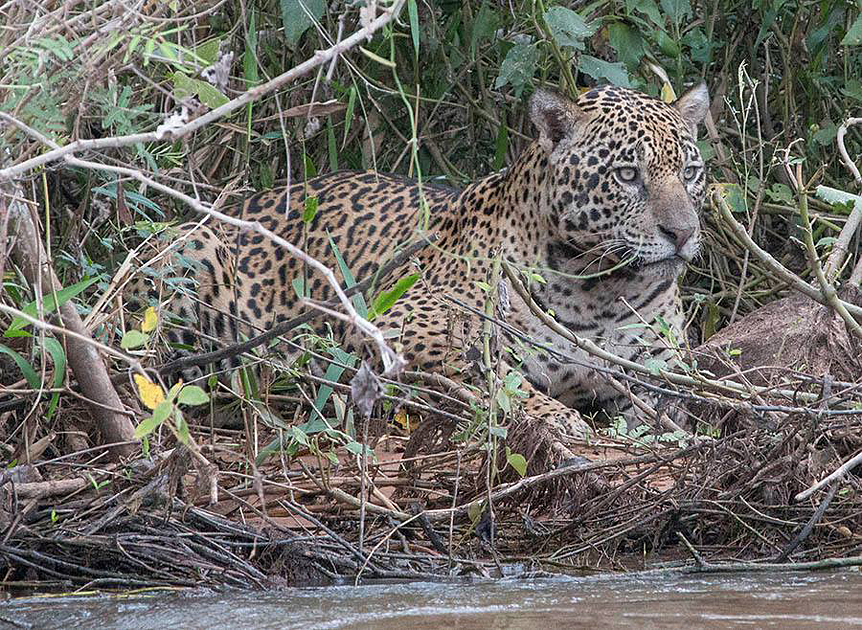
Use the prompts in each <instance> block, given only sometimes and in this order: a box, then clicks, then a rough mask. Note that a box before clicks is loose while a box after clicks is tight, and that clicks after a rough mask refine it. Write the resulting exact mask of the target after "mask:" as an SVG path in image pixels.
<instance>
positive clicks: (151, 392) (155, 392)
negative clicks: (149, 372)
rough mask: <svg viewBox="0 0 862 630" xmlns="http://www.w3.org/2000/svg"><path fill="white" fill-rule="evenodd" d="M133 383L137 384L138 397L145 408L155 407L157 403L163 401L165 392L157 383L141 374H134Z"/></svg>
mask: <svg viewBox="0 0 862 630" xmlns="http://www.w3.org/2000/svg"><path fill="white" fill-rule="evenodd" d="M134 379H135V384H136V385H137V386H138V397H140V399H141V402H142V403H144V405H145V406H146V407H147V409H155V408H156V407H157V406H158V405H159V403H161V402H162V401H164V399H165V392H164V390H163V389H162V386H161V385H159V384H158V383H152V382H150V380H149V379H148V378H147V377H146V376H143V375H141V374H135V376H134Z"/></svg>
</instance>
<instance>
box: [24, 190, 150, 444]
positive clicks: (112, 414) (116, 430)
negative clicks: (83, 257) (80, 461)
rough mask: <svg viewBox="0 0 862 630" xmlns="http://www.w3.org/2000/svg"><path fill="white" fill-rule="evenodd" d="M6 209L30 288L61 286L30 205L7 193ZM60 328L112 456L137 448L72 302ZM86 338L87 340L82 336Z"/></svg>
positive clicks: (62, 313)
mask: <svg viewBox="0 0 862 630" xmlns="http://www.w3.org/2000/svg"><path fill="white" fill-rule="evenodd" d="M8 198H9V199H11V200H12V201H11V203H9V204H8V210H9V214H10V219H11V228H12V232H13V233H14V234H15V235H16V243H15V248H14V249H13V250H12V255H13V257H14V258H15V260H16V261H17V263H18V265H19V266H20V267H21V269H22V271H23V272H24V275H25V276H26V277H27V280H28V281H29V282H30V284H31V286H33V287H38V286H42V287H50V288H51V289H53V290H59V289H61V288H62V285H61V284H60V282H59V280H58V279H57V277H56V275H55V274H54V270H53V268H52V267H51V262H50V261H49V260H48V258H47V254H46V252H45V249H44V247H43V246H42V241H41V239H40V237H39V230H38V228H37V227H36V224H35V222H34V220H33V217H32V216H31V214H30V210H29V208H28V207H27V206H26V205H25V204H23V203H22V202H20V201H18V200H19V199H20V196H9V197H8ZM59 314H60V318H61V320H62V322H63V327H64V328H65V329H66V330H67V331H69V333H71V334H66V333H65V332H64V333H63V338H64V340H65V345H66V354H67V356H68V359H69V365H70V367H71V368H72V372H73V374H74V375H75V378H76V379H77V381H78V383H79V384H80V386H81V391H82V393H83V394H84V395H85V396H86V397H87V398H88V399H89V400H92V401H94V403H93V404H91V405H90V412H91V414H92V415H93V418H94V419H95V421H96V424H97V425H98V427H99V431H100V432H101V436H102V441H103V443H106V444H111V443H113V444H115V446H114V447H112V448H111V455H112V457H113V458H114V459H119V458H121V457H128V456H130V455H132V454H133V453H134V452H135V451H136V450H137V448H138V447H137V443H136V441H135V439H134V435H135V428H134V426H133V425H132V421H131V420H130V419H129V417H128V416H126V415H125V414H122V413H119V412H118V411H116V410H117V409H123V408H124V407H123V404H122V402H121V401H120V397H119V396H118V395H117V392H116V390H115V389H114V386H113V385H112V384H111V379H110V378H109V377H108V371H107V369H106V368H105V364H104V362H103V361H102V358H101V357H100V356H99V354H98V352H97V351H96V349H95V348H94V347H93V343H94V342H93V341H92V338H91V337H90V334H89V331H88V330H87V329H86V328H85V327H84V324H83V322H82V321H81V318H80V316H79V315H78V311H77V310H76V309H75V305H74V304H73V303H72V301H71V300H70V301H68V302H66V303H65V304H62V305H61V306H60V308H59ZM84 338H86V339H89V340H90V343H87V342H85V341H84V340H83V339H84Z"/></svg>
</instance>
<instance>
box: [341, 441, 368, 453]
mask: <svg viewBox="0 0 862 630" xmlns="http://www.w3.org/2000/svg"><path fill="white" fill-rule="evenodd" d="M344 448H346V449H347V450H348V451H349V452H351V453H353V454H354V455H362V452H363V451H364V450H365V449H363V448H362V444H360V443H359V442H348V443H347V444H345V445H344Z"/></svg>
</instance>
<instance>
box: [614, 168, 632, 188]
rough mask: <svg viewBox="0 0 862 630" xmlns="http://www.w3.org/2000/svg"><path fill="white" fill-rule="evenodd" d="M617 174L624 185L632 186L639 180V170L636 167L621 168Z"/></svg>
mask: <svg viewBox="0 0 862 630" xmlns="http://www.w3.org/2000/svg"><path fill="white" fill-rule="evenodd" d="M615 172H616V175H617V179H619V180H620V181H621V182H623V183H624V184H631V183H632V182H634V181H636V180H637V178H638V170H637V169H636V168H635V167H634V166H621V167H619V168H618V169H617V170H616V171H615Z"/></svg>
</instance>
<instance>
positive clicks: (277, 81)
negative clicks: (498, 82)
mask: <svg viewBox="0 0 862 630" xmlns="http://www.w3.org/2000/svg"><path fill="white" fill-rule="evenodd" d="M404 2H405V0H396V2H395V4H393V5H392V7H391V8H389V9H388V10H385V11H383V13H381V14H380V15H379V16H378V17H377V18H375V19H374V20H372V21H371V22H369V23H368V24H367V25H366V26H365V27H364V28H361V29H359V30H358V31H356V32H355V33H353V34H352V35H351V36H349V37H347V38H345V39H343V40H341V41H340V42H338V43H336V44H335V45H334V46H332V47H330V48H328V49H326V50H319V51H317V52H316V53H315V54H314V56H312V57H311V59H308V60H306V61H304V62H303V63H301V64H299V65H297V66H294V67H293V68H291V69H290V70H288V71H286V72H283V73H281V74H280V75H278V76H277V77H275V78H274V79H272V80H270V81H267V82H266V83H263V84H261V85H259V86H256V87H253V88H251V89H250V90H248V91H246V92H243V93H242V94H240V95H239V96H238V97H236V98H235V99H233V100H231V101H228V102H227V103H225V104H224V105H222V106H220V107H216V108H215V109H213V110H211V111H209V112H207V113H206V114H204V115H203V116H200V117H199V118H196V119H194V120H192V121H190V122H188V123H186V124H184V125H180V126H177V127H175V128H171V130H170V131H169V132H167V131H150V132H147V133H135V134H130V135H126V136H115V137H110V138H94V139H91V140H76V141H75V142H70V143H69V144H67V145H66V146H63V147H59V146H57V145H56V144H55V143H54V146H55V148H54V149H53V150H51V151H48V152H46V153H43V154H42V155H38V156H36V157H34V158H31V159H29V160H26V161H24V162H21V163H20V164H16V165H14V166H10V167H7V168H3V169H0V181H4V180H12V179H14V178H16V177H19V176H21V175H23V174H24V173H27V172H29V171H31V170H33V169H35V168H38V167H40V166H44V165H45V164H49V163H51V162H55V161H57V160H59V159H60V158H64V157H67V156H70V155H74V154H75V153H80V152H81V151H93V150H99V149H108V148H114V149H115V148H119V147H126V146H131V145H134V144H137V143H139V142H140V143H146V142H155V141H157V140H165V139H167V140H175V139H177V138H182V137H183V136H186V135H188V134H190V133H193V132H195V131H197V130H198V129H200V128H202V127H204V126H206V125H208V124H209V123H211V122H213V121H216V120H219V119H221V118H224V117H225V116H227V115H228V114H230V113H232V112H234V111H237V110H238V109H241V108H242V107H244V106H246V105H247V104H248V103H252V102H254V101H257V100H258V99H260V98H261V97H263V96H265V95H266V94H269V93H270V92H273V91H275V90H277V89H279V88H281V87H283V86H285V85H287V84H288V83H291V82H292V81H294V80H295V79H297V78H299V77H301V76H303V75H305V74H307V73H309V72H311V71H312V70H314V69H315V68H317V67H318V66H322V65H324V64H326V63H327V62H329V61H330V60H332V59H334V58H335V57H337V56H338V55H341V54H343V53H344V52H346V51H348V50H350V49H351V48H353V47H354V46H356V45H357V44H359V43H360V42H362V41H363V40H365V39H368V38H370V37H371V35H373V34H374V33H375V32H376V31H378V30H379V29H380V28H382V27H383V26H385V25H386V24H388V23H389V22H391V21H392V20H393V19H394V18H395V17H396V16H397V15H398V14H399V13H400V12H401V8H402V7H403V6H404ZM0 119H2V120H6V121H7V122H12V117H11V116H8V115H6V114H0ZM49 144H50V142H49Z"/></svg>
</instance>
